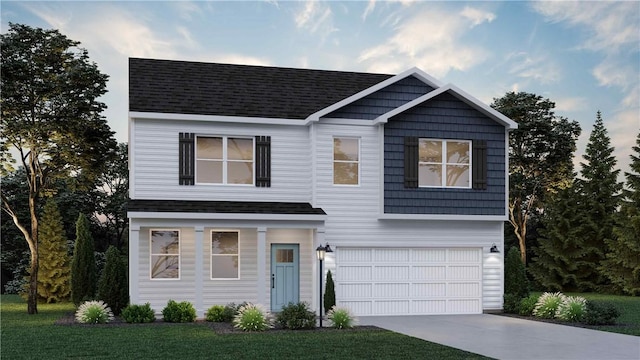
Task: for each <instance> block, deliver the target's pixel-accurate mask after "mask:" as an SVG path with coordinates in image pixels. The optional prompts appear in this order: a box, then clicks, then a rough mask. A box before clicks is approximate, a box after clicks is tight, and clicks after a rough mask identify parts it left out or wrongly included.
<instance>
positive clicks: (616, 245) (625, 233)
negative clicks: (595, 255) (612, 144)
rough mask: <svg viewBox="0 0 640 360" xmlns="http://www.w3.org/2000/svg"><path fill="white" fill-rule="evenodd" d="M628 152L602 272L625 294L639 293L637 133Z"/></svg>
mask: <svg viewBox="0 0 640 360" xmlns="http://www.w3.org/2000/svg"><path fill="white" fill-rule="evenodd" d="M633 151H634V152H635V154H636V155H633V154H632V155H631V171H632V172H629V173H625V176H626V178H627V189H626V190H625V192H624V194H625V200H624V201H623V202H622V205H621V207H620V212H619V213H618V215H617V216H616V218H615V220H616V223H615V225H614V229H613V232H614V237H613V238H612V239H610V240H607V244H608V246H609V253H607V259H606V260H605V261H603V266H602V271H603V272H604V273H605V274H606V276H607V277H608V278H609V279H610V280H611V282H612V283H613V284H614V285H615V286H616V287H618V288H620V289H621V290H622V291H624V292H625V293H627V294H630V295H634V296H638V295H640V133H639V134H638V137H637V138H636V146H634V147H633Z"/></svg>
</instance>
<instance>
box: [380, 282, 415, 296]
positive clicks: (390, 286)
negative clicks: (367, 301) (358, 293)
mask: <svg viewBox="0 0 640 360" xmlns="http://www.w3.org/2000/svg"><path fill="white" fill-rule="evenodd" d="M373 289H374V291H373V296H374V297H375V298H377V299H389V298H391V299H392V298H405V299H406V298H408V297H409V284H397V283H381V284H375V285H374V288H373Z"/></svg>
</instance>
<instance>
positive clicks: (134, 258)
mask: <svg viewBox="0 0 640 360" xmlns="http://www.w3.org/2000/svg"><path fill="white" fill-rule="evenodd" d="M139 266H140V226H137V225H130V226H129V300H130V302H131V303H132V304H138V303H139V301H140V294H139V293H138V281H139V280H140V279H139V278H138V274H139V269H138V267H139Z"/></svg>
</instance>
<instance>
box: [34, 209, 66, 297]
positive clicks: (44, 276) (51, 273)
mask: <svg viewBox="0 0 640 360" xmlns="http://www.w3.org/2000/svg"><path fill="white" fill-rule="evenodd" d="M38 233H39V234H38V238H39V241H40V245H39V252H40V259H39V260H40V266H39V267H38V300H39V301H44V302H47V303H53V302H60V301H65V300H69V296H70V295H71V267H70V258H69V254H68V253H67V239H66V236H65V231H64V225H63V224H62V217H61V216H60V212H59V211H58V206H57V205H56V202H55V201H54V200H53V199H52V198H49V199H48V200H47V202H46V203H45V205H44V213H43V215H42V220H41V223H40V229H39V231H38Z"/></svg>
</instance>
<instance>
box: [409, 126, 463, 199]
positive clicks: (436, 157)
mask: <svg viewBox="0 0 640 360" xmlns="http://www.w3.org/2000/svg"><path fill="white" fill-rule="evenodd" d="M418 185H419V186H420V187H450V188H470V187H471V141H466V140H440V139H422V138H421V139H420V141H419V162H418Z"/></svg>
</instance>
